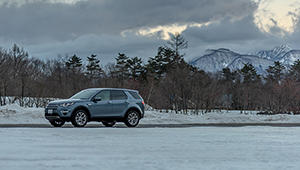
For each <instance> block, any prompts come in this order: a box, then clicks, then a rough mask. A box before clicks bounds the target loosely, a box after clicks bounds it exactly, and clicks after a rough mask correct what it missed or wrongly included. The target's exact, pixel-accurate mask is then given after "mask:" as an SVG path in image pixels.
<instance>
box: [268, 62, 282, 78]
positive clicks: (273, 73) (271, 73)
mask: <svg viewBox="0 0 300 170" xmlns="http://www.w3.org/2000/svg"><path fill="white" fill-rule="evenodd" d="M284 69H285V67H284V66H283V65H282V64H281V63H280V62H279V61H275V62H274V65H273V66H269V68H268V69H267V70H266V71H267V72H268V75H267V80H269V81H275V82H279V81H280V80H281V79H282V77H283V75H284Z"/></svg>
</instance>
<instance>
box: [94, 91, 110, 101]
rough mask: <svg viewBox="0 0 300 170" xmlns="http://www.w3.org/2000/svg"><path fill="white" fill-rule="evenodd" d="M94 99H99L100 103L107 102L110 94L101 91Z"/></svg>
mask: <svg viewBox="0 0 300 170" xmlns="http://www.w3.org/2000/svg"><path fill="white" fill-rule="evenodd" d="M95 98H101V101H108V100H109V98H110V92H109V91H108V90H104V91H101V92H100V93H98V94H97V95H96V96H95Z"/></svg>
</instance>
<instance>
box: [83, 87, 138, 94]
mask: <svg viewBox="0 0 300 170" xmlns="http://www.w3.org/2000/svg"><path fill="white" fill-rule="evenodd" d="M84 90H124V91H133V92H137V93H138V91H137V90H132V89H124V88H88V89H84Z"/></svg>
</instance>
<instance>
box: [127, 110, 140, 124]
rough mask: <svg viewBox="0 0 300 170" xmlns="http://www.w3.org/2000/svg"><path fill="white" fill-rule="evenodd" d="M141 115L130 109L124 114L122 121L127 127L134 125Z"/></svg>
mask: <svg viewBox="0 0 300 170" xmlns="http://www.w3.org/2000/svg"><path fill="white" fill-rule="evenodd" d="M140 119H141V116H140V114H139V113H138V112H137V111H135V110H130V111H128V113H127V114H126V116H125V120H124V123H125V125H126V126H128V127H136V126H137V125H138V124H139V122H140Z"/></svg>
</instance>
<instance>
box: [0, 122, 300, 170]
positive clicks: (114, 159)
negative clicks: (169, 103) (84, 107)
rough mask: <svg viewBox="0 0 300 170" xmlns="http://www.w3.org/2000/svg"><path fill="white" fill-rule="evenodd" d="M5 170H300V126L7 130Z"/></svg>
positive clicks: (1, 147)
mask: <svg viewBox="0 0 300 170" xmlns="http://www.w3.org/2000/svg"><path fill="white" fill-rule="evenodd" d="M0 136H1V138H0V167H1V169H10V170H12V169H20V170H27V169H28V170H32V169H45V170H46V169H49V170H50V169H51V170H53V169H72V170H75V169H84V170H88V169H93V170H95V169H118V170H119V169H123V170H125V169H130V170H135V169H136V170H141V169H144V170H146V169H162V170H165V169H170V170H174V169H179V170H183V169H195V170H196V169H197V170H199V169H228V170H234V169H251V170H252V169H262V170H264V169H279V170H284V169H300V127H195V128H146V129H140V128H84V129H76V128H1V129H0Z"/></svg>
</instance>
